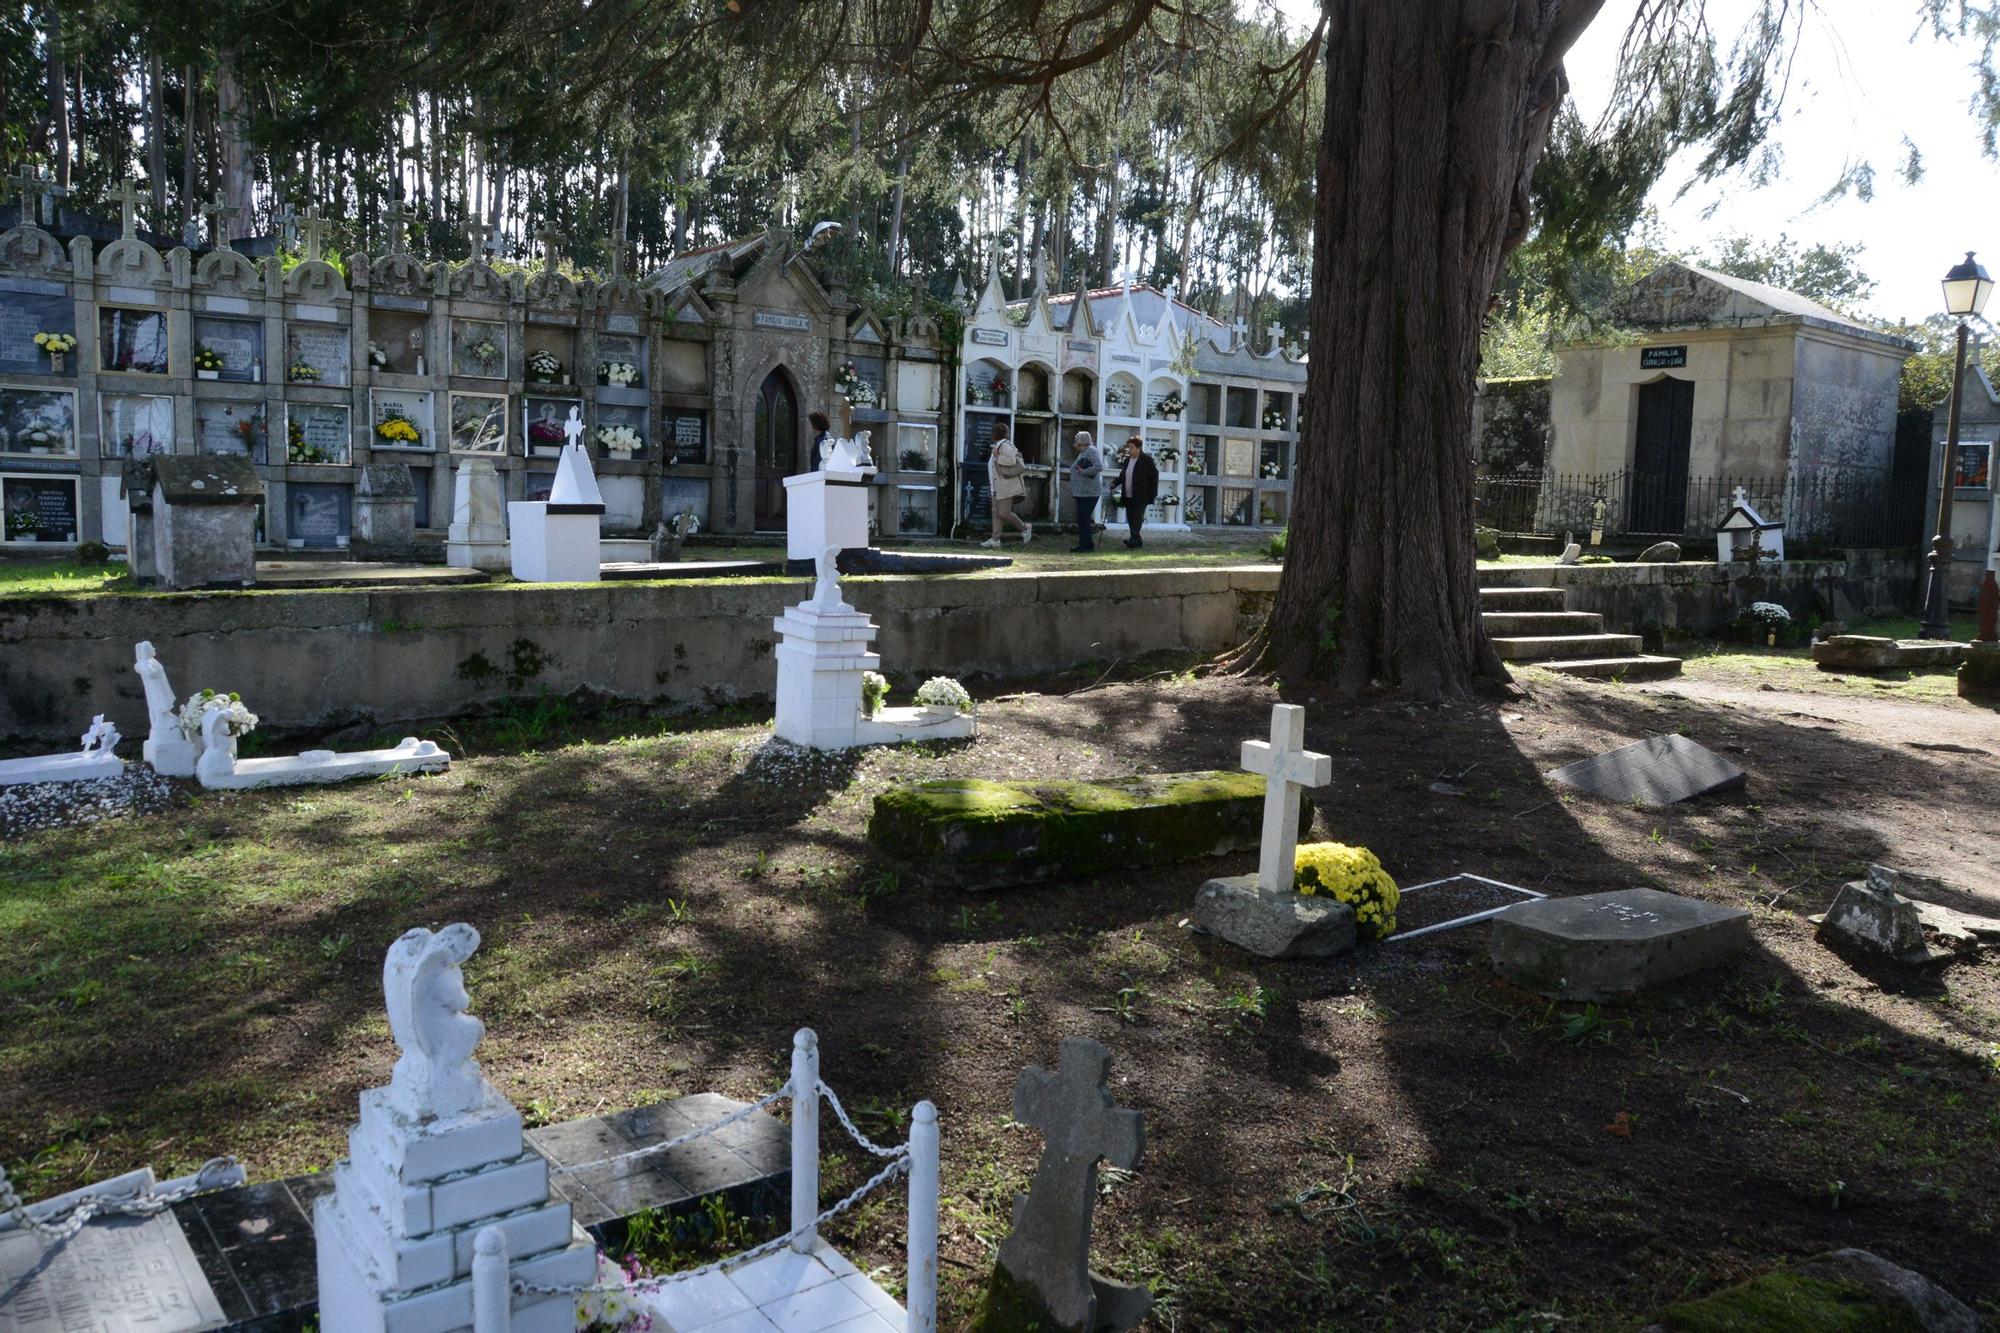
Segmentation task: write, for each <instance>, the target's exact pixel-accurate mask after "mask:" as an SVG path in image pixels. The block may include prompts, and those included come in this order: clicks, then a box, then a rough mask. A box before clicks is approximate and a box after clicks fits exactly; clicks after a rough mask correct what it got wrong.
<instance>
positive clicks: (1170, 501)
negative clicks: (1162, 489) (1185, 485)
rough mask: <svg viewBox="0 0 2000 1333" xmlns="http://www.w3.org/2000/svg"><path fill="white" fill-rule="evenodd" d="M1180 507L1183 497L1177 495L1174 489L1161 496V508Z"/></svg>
mask: <svg viewBox="0 0 2000 1333" xmlns="http://www.w3.org/2000/svg"><path fill="white" fill-rule="evenodd" d="M1180 507H1181V497H1180V496H1178V495H1175V494H1174V493H1173V492H1172V491H1168V492H1167V493H1166V494H1165V495H1163V496H1161V497H1160V508H1162V509H1179V508H1180Z"/></svg>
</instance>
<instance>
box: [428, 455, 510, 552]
mask: <svg viewBox="0 0 2000 1333" xmlns="http://www.w3.org/2000/svg"><path fill="white" fill-rule="evenodd" d="M504 512H505V511H504V510H503V509H502V508H501V500H500V474H499V473H498V472H495V471H494V470H493V460H492V459H490V458H465V459H461V460H460V461H459V464H458V471H457V473H456V475H454V476H453V477H452V482H451V526H450V527H448V528H446V529H445V534H444V562H445V563H446V564H447V565H450V566H452V567H454V568H457V569H487V570H504V569H507V568H508V567H509V566H510V565H511V563H512V562H511V560H510V559H509V558H508V552H507V527H506V524H505V522H504V521H503V517H502V516H503V514H504Z"/></svg>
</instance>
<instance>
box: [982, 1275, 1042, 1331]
mask: <svg viewBox="0 0 2000 1333" xmlns="http://www.w3.org/2000/svg"><path fill="white" fill-rule="evenodd" d="M1061 1327H1062V1326H1061V1325H1060V1324H1058V1323H1056V1320H1055V1316H1054V1315H1052V1314H1050V1313H1049V1307H1048V1306H1046V1305H1044V1304H1042V1299H1041V1297H1039V1296H1037V1295H1035V1293H1034V1292H1032V1291H1030V1290H1029V1289H1028V1288H1026V1287H1024V1286H1022V1285H1021V1284H1020V1283H1018V1282H1016V1281H1015V1280H1014V1275H1013V1274H1012V1273H1009V1272H1008V1271H1007V1270H1006V1269H1005V1268H1004V1267H1002V1266H1001V1265H999V1264H997V1263H996V1264H994V1265H993V1280H992V1281H991V1282H989V1283H987V1284H986V1299H985V1300H984V1301H982V1302H981V1303H980V1306H979V1313H978V1314H977V1315H974V1316H973V1319H972V1333H1057V1330H1059V1329H1061Z"/></svg>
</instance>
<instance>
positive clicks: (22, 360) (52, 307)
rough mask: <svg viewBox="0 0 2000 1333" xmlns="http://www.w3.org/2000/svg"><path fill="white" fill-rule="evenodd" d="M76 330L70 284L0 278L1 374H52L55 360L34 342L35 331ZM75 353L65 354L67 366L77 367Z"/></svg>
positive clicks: (61, 331)
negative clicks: (0, 280)
mask: <svg viewBox="0 0 2000 1333" xmlns="http://www.w3.org/2000/svg"><path fill="white" fill-rule="evenodd" d="M75 332H76V306H75V305H74V304H73V303H72V302H71V301H70V299H69V288H68V286H67V285H65V284H63V283H60V282H32V281H24V280H20V279H13V280H9V281H6V282H0V374H6V375H47V374H49V373H50V371H51V369H52V363H51V362H50V360H49V355H48V353H47V352H44V351H43V350H42V349H41V348H39V347H37V346H35V335H36V334H38V333H75ZM81 350H82V347H81V345H80V344H79V347H78V351H81ZM76 357H77V352H71V353H70V354H69V355H68V356H67V357H65V358H64V368H65V369H66V370H75V369H76Z"/></svg>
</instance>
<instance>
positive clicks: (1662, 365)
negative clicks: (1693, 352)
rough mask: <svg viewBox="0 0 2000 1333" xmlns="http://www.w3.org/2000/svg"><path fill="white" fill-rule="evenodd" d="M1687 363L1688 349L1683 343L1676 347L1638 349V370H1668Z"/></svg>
mask: <svg viewBox="0 0 2000 1333" xmlns="http://www.w3.org/2000/svg"><path fill="white" fill-rule="evenodd" d="M1687 363H1688V349H1687V345H1686V344H1685V343H1683V344H1681V345H1680V346H1678V347H1641V348H1640V349H1639V369H1641V370H1668V369H1671V368H1672V367H1674V366H1684V365H1686V364H1687Z"/></svg>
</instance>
